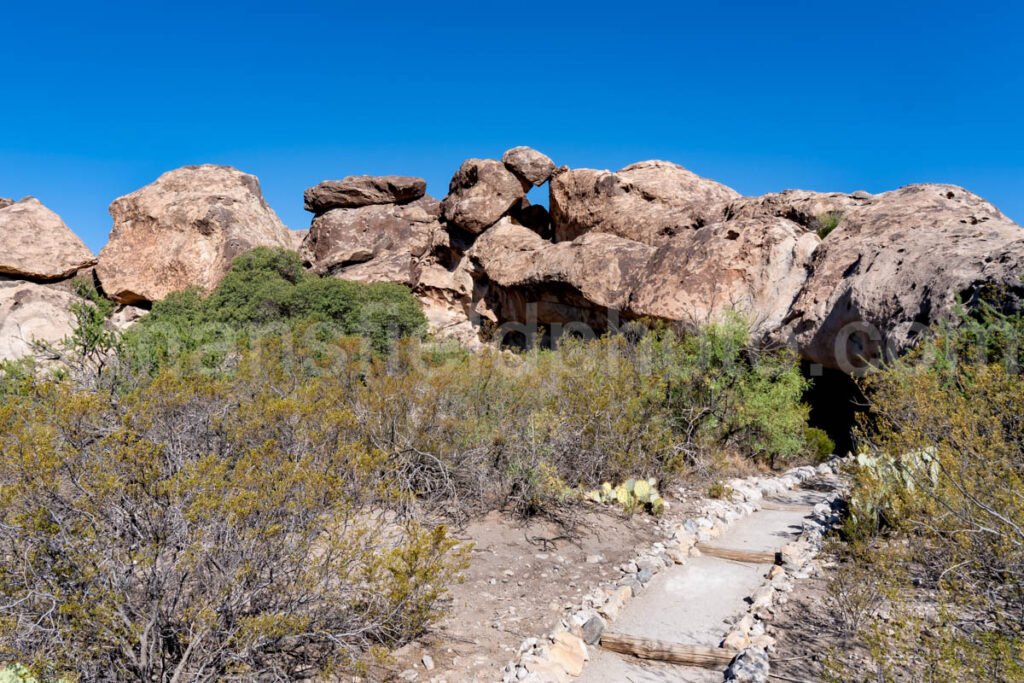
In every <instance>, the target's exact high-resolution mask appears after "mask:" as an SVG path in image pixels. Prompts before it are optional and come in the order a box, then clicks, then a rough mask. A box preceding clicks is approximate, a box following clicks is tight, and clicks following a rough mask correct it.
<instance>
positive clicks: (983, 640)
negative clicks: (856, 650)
mask: <svg viewBox="0 0 1024 683" xmlns="http://www.w3.org/2000/svg"><path fill="white" fill-rule="evenodd" d="M1022 334H1024V318H1021V317H1019V316H1010V317H1007V316H1003V315H999V314H998V313H996V312H995V310H993V309H990V308H989V309H986V308H985V307H984V306H983V307H982V310H980V311H977V310H976V311H975V313H974V314H972V315H971V316H970V317H968V318H966V319H965V320H963V321H962V324H961V326H960V327H959V328H954V329H945V330H939V331H938V333H937V335H936V336H935V337H934V338H933V339H930V340H928V341H926V342H925V343H924V344H923V345H922V346H921V347H920V348H919V349H918V350H917V351H916V352H915V353H914V354H912V355H911V356H910V357H908V358H905V359H903V360H901V361H898V362H895V363H893V364H891V365H890V366H889V367H888V368H886V369H885V370H884V371H881V372H878V373H876V374H874V375H872V376H870V377H869V378H868V380H867V382H866V389H867V395H868V397H869V399H870V405H871V411H872V412H871V414H870V416H869V418H868V419H866V420H865V422H864V424H863V426H862V435H861V442H862V443H863V444H864V450H863V451H862V452H861V453H860V454H859V455H858V458H857V462H856V464H855V466H853V468H852V474H853V476H854V481H855V486H854V488H853V492H852V496H851V499H850V516H849V519H848V520H847V522H846V524H845V526H844V531H845V535H846V538H847V539H848V540H849V542H850V543H851V545H853V546H855V547H858V546H861V547H865V546H866V547H870V552H865V553H860V556H861V558H862V562H865V563H867V564H868V565H869V568H870V571H869V573H870V574H872V575H874V576H876V577H881V578H885V577H887V576H889V577H890V578H892V577H895V579H893V580H894V581H897V582H898V583H899V593H900V594H901V595H902V596H903V601H904V602H905V603H906V604H905V605H903V604H900V603H894V605H893V608H892V609H891V610H890V612H891V615H892V617H891V619H892V620H891V621H886V622H885V623H883V622H881V621H880V620H878V619H872V620H870V621H869V623H867V624H866V625H865V626H864V628H863V629H862V631H863V633H861V634H859V635H860V637H861V638H862V639H863V640H864V642H866V643H868V644H870V643H871V642H872V641H874V642H876V643H882V644H883V646H882V647H877V648H874V649H873V657H874V659H875V663H876V664H877V669H878V671H879V672H885V674H884V675H881V673H880V675H879V677H877V678H873V680H885V681H890V680H898V679H897V676H898V675H903V674H910V675H914V676H916V677H920V678H923V679H924V680H958V681H959V680H972V681H973V680H978V681H980V680H993V681H995V680H998V681H1024V421H1022V420H1021V419H1020V416H1021V415H1022V414H1024V380H1022V377H1021V375H1020V368H1021V367H1022V365H1021V361H1022V360H1024V349H1022V347H1021V345H1020V344H1019V343H1016V341H1015V340H1020V339H1021V338H1022V336H1021V335H1022ZM894 557H895V558H899V561H898V562H894V561H892V558H894ZM894 568H895V569H894ZM896 569H898V570H899V571H903V572H906V573H908V574H910V575H909V576H906V577H899V576H897V575H896V574H894V573H893V572H894V571H895V570H896ZM907 570H910V571H907ZM915 602H917V603H919V604H929V605H932V608H931V609H929V610H927V612H925V616H924V617H922V616H921V614H922V613H921V610H920V609H919V607H918V606H916V605H915V604H914V603H915ZM893 622H895V623H896V624H899V625H900V627H899V628H898V629H897V630H899V631H900V632H901V634H902V635H905V636H906V637H905V638H901V639H897V640H893V639H891V638H888V637H885V636H884V634H885V633H889V632H891V630H892V624H893Z"/></svg>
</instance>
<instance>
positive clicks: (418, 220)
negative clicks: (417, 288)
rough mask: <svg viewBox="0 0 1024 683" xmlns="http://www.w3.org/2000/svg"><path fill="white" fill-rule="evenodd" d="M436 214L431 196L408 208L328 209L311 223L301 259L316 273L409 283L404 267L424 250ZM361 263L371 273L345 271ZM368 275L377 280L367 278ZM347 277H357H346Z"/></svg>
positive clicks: (433, 229)
mask: <svg viewBox="0 0 1024 683" xmlns="http://www.w3.org/2000/svg"><path fill="white" fill-rule="evenodd" d="M439 214H440V206H439V204H438V202H437V200H435V199H433V198H431V197H423V198H421V199H417V200H416V201H414V202H412V203H410V204H375V205H370V206H363V207H359V208H355V209H332V210H331V211H328V212H327V213H325V214H323V215H321V216H317V217H316V218H315V219H313V224H312V226H311V227H310V229H309V234H308V235H307V236H306V239H305V241H304V242H303V245H302V255H303V258H305V259H306V261H308V262H309V263H311V264H312V265H313V269H314V270H315V271H316V272H318V273H321V274H338V275H339V276H341V277H345V278H346V279H360V280H366V279H370V280H371V281H378V280H379V279H385V280H386V279H387V278H389V277H393V276H394V277H396V280H395V281H400V282H404V283H406V284H411V282H410V279H411V278H412V273H411V271H410V267H411V265H412V262H413V260H414V259H418V258H420V257H422V256H424V255H425V254H426V253H427V251H428V249H429V248H430V246H431V241H432V239H433V236H434V234H435V233H436V232H437V231H438V230H439V229H440V224H439V223H438V215H439ZM367 262H371V263H373V268H367V267H363V268H359V269H354V270H353V269H352V268H351V267H352V266H356V265H358V264H367ZM374 262H376V263H374ZM401 264H405V265H401ZM396 266H400V267H399V268H398V270H397V271H396V270H395V268H396ZM373 271H376V272H377V275H373V276H369V275H368V273H369V272H373ZM353 272H354V273H355V275H356V276H358V277H350V275H351V274H352V273H353ZM360 273H361V275H360ZM396 273H400V275H396Z"/></svg>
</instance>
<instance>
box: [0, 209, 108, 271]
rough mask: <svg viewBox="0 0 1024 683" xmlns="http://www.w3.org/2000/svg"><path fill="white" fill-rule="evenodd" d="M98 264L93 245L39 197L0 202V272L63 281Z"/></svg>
mask: <svg viewBox="0 0 1024 683" xmlns="http://www.w3.org/2000/svg"><path fill="white" fill-rule="evenodd" d="M94 263H96V257H95V256H93V254H92V252H91V251H89V248H88V247H86V246H85V244H83V243H82V240H80V239H78V237H77V236H76V235H75V234H74V233H73V232H71V230H70V229H69V228H68V226H66V225H65V224H64V221H62V220H61V218H60V216H58V215H57V214H55V213H54V212H53V211H51V210H50V209H48V208H46V207H45V206H43V204H42V203H41V202H40V201H39V200H38V199H35V198H33V197H26V198H25V199H22V200H21V201H20V202H10V203H8V204H6V206H4V205H3V204H0V273H2V274H5V275H12V276H15V277H20V278H28V279H32V280H60V279H63V278H67V277H70V276H72V275H74V274H75V273H76V272H77V271H79V270H81V269H83V268H88V267H89V266H91V265H93V264H94Z"/></svg>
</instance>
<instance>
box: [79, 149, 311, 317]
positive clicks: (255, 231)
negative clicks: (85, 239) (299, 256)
mask: <svg viewBox="0 0 1024 683" xmlns="http://www.w3.org/2000/svg"><path fill="white" fill-rule="evenodd" d="M110 214H111V215H112V216H113V218H114V228H113V231H112V232H111V234H110V241H109V242H108V243H107V245H106V246H105V247H104V248H103V250H102V251H101V252H100V258H99V264H98V266H97V273H98V276H99V279H100V282H101V283H102V285H103V289H104V291H105V292H106V294H107V295H108V296H110V297H111V298H113V299H114V300H115V301H117V302H119V303H128V304H134V303H140V302H146V301H156V300H158V299H162V298H163V297H165V296H167V295H168V294H169V293H171V292H174V291H178V290H181V289H185V288H187V287H198V288H200V289H202V290H207V291H209V290H211V289H213V288H214V287H215V286H216V285H217V283H219V282H220V280H221V278H222V277H223V276H224V274H225V273H226V272H227V269H228V267H229V266H230V264H231V260H232V259H233V258H234V257H235V256H238V255H239V254H241V253H243V252H246V251H248V250H250V249H252V248H254V247H260V246H268V247H283V248H286V249H290V248H292V246H293V242H292V238H291V236H290V235H289V233H288V229H287V228H285V226H284V224H282V223H281V220H280V219H279V218H278V217H277V214H275V213H274V211H273V209H271V208H270V207H269V206H268V205H267V203H266V201H264V199H263V194H262V192H261V191H260V185H259V181H258V180H257V179H256V177H255V176H251V175H249V174H247V173H242V172H241V171H238V170H236V169H234V168H230V167H228V166H210V165H206V166H186V167H184V168H179V169H176V170H174V171H170V172H168V173H165V174H163V175H162V176H160V177H159V178H158V179H157V180H156V181H155V182H153V183H151V184H149V185H147V186H145V187H143V188H142V189H140V190H136V191H135V192H133V193H131V194H129V195H125V196H124V197H120V198H118V199H116V200H114V202H113V203H112V204H111V205H110Z"/></svg>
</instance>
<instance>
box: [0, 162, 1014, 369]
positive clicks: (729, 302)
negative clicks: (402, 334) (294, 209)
mask: <svg viewBox="0 0 1024 683" xmlns="http://www.w3.org/2000/svg"><path fill="white" fill-rule="evenodd" d="M544 183H548V184H549V194H550V213H549V212H548V210H547V209H545V208H544V207H543V206H538V205H531V204H530V202H529V201H527V199H526V191H527V190H528V189H529V188H530V187H532V186H535V185H543V184H544ZM305 203H306V208H307V209H309V210H310V211H311V212H313V213H314V218H313V221H312V225H311V226H310V229H309V231H308V233H302V232H299V231H289V230H287V229H286V228H285V227H284V226H283V225H282V224H281V222H280V220H278V218H277V216H276V215H275V214H274V212H273V211H272V210H271V209H270V207H268V206H267V204H266V202H264V200H263V197H262V195H261V193H260V189H259V184H258V182H257V181H256V179H255V178H254V177H252V176H249V175H246V174H244V173H241V172H239V171H237V170H235V169H231V168H227V167H218V166H199V167H186V168H182V169H178V170H176V171H171V172H169V173H166V174H164V175H163V176H161V177H160V178H159V179H158V180H157V181H156V182H154V183H152V184H151V185H148V186H146V187H144V188H142V189H141V190H138V191H137V192H134V193H132V194H130V195H127V196H125V197H122V198H120V199H118V200H116V201H115V202H114V203H113V204H112V205H111V214H112V215H113V217H114V230H113V233H112V235H111V239H110V242H109V244H108V245H107V246H106V247H105V248H104V249H103V251H102V253H101V254H100V258H99V263H98V265H97V275H98V278H99V280H100V282H101V284H102V287H103V289H104V292H105V293H106V294H107V295H108V296H111V297H112V298H113V299H115V300H117V301H118V302H121V303H122V304H130V303H143V302H146V301H153V300H156V299H159V298H162V297H163V296H165V295H166V294H168V293H169V292H171V291H175V290H178V289H183V288H185V287H188V286H197V287H200V288H202V289H206V290H209V289H211V288H213V287H214V286H215V285H216V284H217V283H218V282H219V281H220V278H221V277H222V276H223V274H224V273H225V272H226V269H227V268H228V265H229V264H230V261H231V259H232V258H233V257H234V256H237V255H238V254H240V253H242V252H244V251H246V250H248V249H250V248H252V247H255V246H260V245H267V246H279V247H285V248H292V249H295V248H297V247H298V248H299V250H300V252H301V254H302V256H303V258H304V260H305V262H306V263H307V264H308V265H309V267H310V268H312V269H313V270H314V271H315V272H317V273H319V274H321V275H324V276H333V277H341V278H345V279H351V280H361V281H367V282H381V281H385V282H399V283H403V284H405V285H408V286H409V287H410V288H411V289H412V290H413V292H414V293H415V294H416V295H417V296H418V297H419V299H420V301H421V302H422V303H423V306H424V310H425V312H426V315H427V318H428V320H429V321H430V324H431V328H432V330H433V331H434V332H435V333H438V334H441V335H444V336H451V337H455V338H457V339H459V340H460V341H461V342H463V343H465V344H467V345H470V346H473V345H479V344H481V343H482V341H481V340H482V339H483V338H484V337H491V336H493V335H494V333H495V332H497V336H498V337H501V338H503V335H504V331H503V330H502V327H503V326H508V327H510V328H514V329H516V330H519V331H522V330H523V329H526V328H529V327H530V326H535V328H538V329H539V328H543V329H545V330H547V331H548V332H551V333H554V331H555V330H554V328H555V327H556V326H557V327H560V328H563V329H569V328H573V329H576V330H578V331H581V332H585V330H584V329H583V326H586V327H587V328H589V329H590V331H593V332H596V333H601V332H604V331H606V330H610V329H614V328H615V327H616V326H617V325H619V324H621V323H622V322H624V321H628V320H631V319H635V318H640V317H648V318H656V319H661V320H666V321H676V322H680V323H683V324H687V325H689V324H700V323H705V322H710V321H715V320H720V319H722V318H723V317H724V316H726V315H729V314H731V313H732V312H733V311H735V312H738V313H740V314H742V315H743V316H745V317H746V318H747V319H748V320H749V321H750V322H751V324H752V331H753V333H754V335H755V336H756V337H757V338H758V339H759V340H762V341H764V342H766V343H772V344H788V345H790V346H792V347H793V348H794V349H796V350H797V351H798V352H799V353H800V354H801V355H802V356H803V358H804V359H806V360H807V361H809V362H811V363H817V364H820V365H823V366H825V367H829V368H837V369H841V370H843V371H846V372H854V371H855V370H856V369H857V368H858V367H859V366H860V365H862V364H863V363H865V362H868V361H873V360H877V359H879V358H884V357H888V356H891V355H895V354H898V353H902V352H904V351H905V350H906V349H907V348H909V347H910V346H911V345H912V344H913V343H914V342H915V341H916V339H917V338H918V337H919V335H920V334H921V332H922V331H923V330H924V329H925V328H926V327H927V326H929V325H932V324H934V323H936V322H938V321H941V320H943V319H946V318H948V317H950V316H951V315H952V313H953V311H954V308H955V305H956V301H957V300H958V299H961V300H964V301H966V302H967V303H968V304H970V303H971V302H973V301H975V300H976V299H977V298H978V297H979V296H981V293H982V292H983V291H985V290H986V289H990V287H989V286H990V285H992V286H995V287H996V288H1001V289H1002V290H1004V291H1006V292H1008V293H1009V294H1010V295H1011V296H1010V297H1009V300H1010V302H1011V304H1012V303H1013V302H1016V304H1015V305H1017V306H1020V301H1021V300H1022V299H1024V284H1022V282H1021V276H1022V272H1024V232H1022V231H1021V229H1020V227H1019V226H1017V225H1016V224H1015V223H1013V222H1012V221H1010V220H1009V219H1008V218H1006V217H1005V216H1003V215H1002V214H1001V213H1000V212H999V211H998V210H997V209H996V208H995V207H993V206H992V205H991V204H988V203H987V202H985V201H984V200H982V199H981V198H979V197H977V196H975V195H973V194H971V193H970V192H967V191H966V190H964V189H963V188H960V187H956V186H952V185H911V186H908V187H904V188H901V189H899V190H895V191H892V192H886V193H883V194H877V195H872V194H868V193H866V192H854V193H852V194H845V193H819V192H808V191H803V190H787V191H784V192H779V193H772V194H766V195H763V196H760V197H741V196H740V195H739V194H738V193H736V192H735V191H733V190H731V189H730V188H728V187H726V186H724V185H721V184H719V183H717V182H714V181H712V180H708V179H705V178H702V177H700V176H698V175H696V174H694V173H692V172H690V171H688V170H686V169H684V168H683V167H681V166H678V165H676V164H671V163H667V162H664V161H645V162H640V163H636V164H632V165H630V166H627V167H625V168H623V169H621V170H620V171H617V172H614V173H613V172H611V171H601V170H592V169H575V170H572V169H567V168H565V167H562V168H560V169H559V168H557V167H556V166H555V163H554V162H553V161H552V160H551V159H549V158H548V157H547V156H545V155H543V154H542V153H540V152H538V151H536V150H533V149H530V148H528V147H516V148H513V149H510V150H508V151H507V152H506V153H505V154H504V155H503V157H502V160H501V161H498V160H496V159H469V160H467V161H466V162H464V163H463V164H462V165H461V166H460V168H459V169H458V170H457V171H456V172H455V174H454V176H453V177H452V180H451V183H450V187H449V195H448V196H447V197H446V198H445V199H444V200H443V201H441V202H438V201H437V200H435V199H433V198H431V197H430V196H429V195H427V194H426V183H425V182H424V181H423V180H421V179H419V178H414V177H409V176H349V177H347V178H344V179H342V180H338V181H330V180H329V181H324V182H322V183H320V184H319V185H317V186H315V187H312V188H310V189H309V190H307V191H306V194H305ZM0 228H2V231H0V246H3V247H4V249H3V253H2V254H0V273H6V274H13V275H15V276H17V277H19V278H22V279H34V280H46V281H49V280H55V279H60V278H66V277H68V276H70V275H72V274H73V273H75V272H76V271H78V270H79V269H81V268H84V267H87V266H89V265H90V264H91V263H92V255H91V254H89V252H88V250H87V249H85V247H84V246H83V245H82V244H81V242H80V241H79V240H78V239H77V238H76V237H74V235H72V234H71V232H70V231H69V230H68V229H67V227H66V226H64V224H63V223H62V222H61V221H60V218H59V217H57V216H56V214H53V213H52V212H50V211H48V210H47V209H46V208H45V207H43V206H42V205H41V204H39V203H38V202H36V201H35V200H31V199H29V200H23V201H21V202H10V201H9V200H2V201H0ZM300 240H301V245H300V244H299V241H300ZM3 286H4V287H5V289H4V297H5V298H4V299H3V301H4V302H5V303H4V304H3V305H4V306H5V307H6V308H4V309H3V315H4V318H3V321H4V324H5V325H7V327H6V328H4V329H5V330H6V331H5V332H4V333H3V335H6V336H2V339H0V345H4V344H6V346H4V347H3V348H4V349H8V352H10V351H9V349H10V348H13V347H12V346H11V344H13V343H15V342H12V341H11V340H14V339H23V338H24V334H23V331H24V330H25V329H28V330H29V331H30V332H31V331H32V330H35V331H36V332H34V333H33V334H36V333H37V334H38V335H40V336H41V337H42V338H45V339H51V340H52V339H53V338H56V337H59V336H63V334H65V333H66V331H67V329H68V328H67V326H66V325H65V323H64V322H63V321H66V320H67V317H66V315H67V314H66V313H58V312H57V309H59V308H60V307H61V305H62V304H64V303H67V302H66V301H65V299H66V297H67V296H69V295H67V293H66V292H58V293H55V294H54V293H50V292H49V290H48V289H45V288H44V289H40V288H39V286H38V285H33V284H32V283H27V282H24V281H11V280H7V281H5V282H4V284H3ZM16 295H17V296H16ZM16 299H17V301H15V300H16ZM58 299H59V301H58ZM34 310H40V311H48V312H47V313H45V314H44V315H43V317H44V318H45V317H48V316H49V317H53V319H54V323H53V327H52V329H49V328H48V329H44V326H40V325H36V323H34V322H32V321H33V320H35V317H34V316H35V315H36V314H35V313H32V311H34ZM51 314H52V315H51ZM135 315H136V314H135V313H133V314H132V317H134V316H135ZM129 322H130V321H129ZM33 325H36V327H33ZM12 326H16V327H17V332H16V334H15V333H14V332H12V331H11V330H13V329H14V327H12ZM484 328H488V329H487V333H486V334H484ZM17 343H22V342H17ZM18 348H19V349H21V350H22V351H23V350H24V348H26V347H25V346H24V344H22V346H20V347H18Z"/></svg>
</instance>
